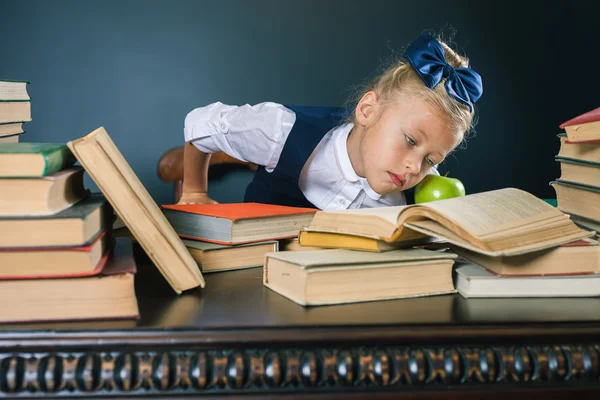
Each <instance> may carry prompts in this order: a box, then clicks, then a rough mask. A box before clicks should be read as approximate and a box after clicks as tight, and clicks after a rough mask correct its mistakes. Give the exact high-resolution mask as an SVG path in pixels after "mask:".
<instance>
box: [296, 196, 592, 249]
mask: <svg viewBox="0 0 600 400" xmlns="http://www.w3.org/2000/svg"><path fill="white" fill-rule="evenodd" d="M306 230H307V231H316V232H335V233H343V234H348V235H357V236H364V237H371V238H374V239H378V240H384V241H386V242H396V241H403V240H411V239H415V237H416V236H418V235H419V233H420V234H424V235H428V236H435V237H439V238H442V239H445V240H447V241H448V242H450V243H454V244H456V245H457V246H460V247H464V248H466V249H469V250H472V251H475V252H477V253H481V254H486V255H490V256H506V255H517V254H524V253H529V252H532V251H536V250H542V249H546V248H551V247H554V246H558V245H560V244H563V243H568V242H572V241H574V240H578V239H583V238H586V237H590V236H592V235H593V234H594V232H588V231H584V230H582V229H581V228H579V227H578V226H577V225H575V224H574V223H573V221H571V220H570V219H569V216H568V215H566V214H564V213H563V212H561V211H560V210H558V209H557V208H555V207H553V206H551V205H550V204H548V203H546V202H545V201H543V200H541V199H538V198H537V197H535V196H533V195H532V194H530V193H527V192H525V191H522V190H519V189H514V188H505V189H500V190H494V191H490V192H483V193H476V194H471V195H467V196H463V197H457V198H453V199H447V200H439V201H434V202H430V203H423V204H415V205H410V206H396V207H381V208H366V209H357V210H343V211H318V212H317V213H316V214H315V217H314V218H313V220H312V223H311V224H310V226H309V227H308V228H306Z"/></svg>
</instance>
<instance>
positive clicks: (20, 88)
mask: <svg viewBox="0 0 600 400" xmlns="http://www.w3.org/2000/svg"><path fill="white" fill-rule="evenodd" d="M28 83H29V82H26V81H12V80H6V79H0V143H18V142H19V137H20V136H21V134H23V133H24V132H25V131H24V130H23V124H25V123H27V122H30V121H31V98H30V97H29V94H28V93H27V84H28Z"/></svg>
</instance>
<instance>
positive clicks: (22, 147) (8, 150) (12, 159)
mask: <svg viewBox="0 0 600 400" xmlns="http://www.w3.org/2000/svg"><path fill="white" fill-rule="evenodd" d="M76 161H77V160H76V158H75V156H74V155H73V153H71V150H69V148H68V147H67V145H66V144H62V143H0V178H37V177H42V176H48V175H52V174H54V173H56V172H58V171H61V170H63V169H65V168H67V167H70V166H72V165H73V164H75V162H76Z"/></svg>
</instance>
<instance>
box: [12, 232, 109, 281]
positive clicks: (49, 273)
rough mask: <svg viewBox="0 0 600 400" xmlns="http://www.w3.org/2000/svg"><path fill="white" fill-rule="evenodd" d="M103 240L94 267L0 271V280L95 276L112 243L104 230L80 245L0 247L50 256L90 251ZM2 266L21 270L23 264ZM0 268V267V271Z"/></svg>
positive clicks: (98, 272) (99, 270) (100, 269)
mask: <svg viewBox="0 0 600 400" xmlns="http://www.w3.org/2000/svg"><path fill="white" fill-rule="evenodd" d="M103 240H104V242H105V244H104V246H103V247H104V248H103V249H102V257H101V258H100V260H99V262H98V263H97V264H96V266H95V268H94V269H91V270H87V271H85V270H80V271H77V272H67V273H60V272H56V271H52V270H51V269H49V270H47V271H44V272H43V273H40V272H38V273H30V274H26V273H24V272H23V273H22V274H20V275H19V274H16V273H9V274H3V273H2V272H0V280H21V279H58V278H80V277H86V276H95V275H98V274H100V273H101V272H102V269H103V267H104V264H105V263H106V260H107V258H108V256H109V254H110V253H111V249H112V245H113V243H110V238H108V237H107V232H106V231H102V232H100V234H99V235H97V236H96V237H95V238H94V239H93V241H91V242H90V243H87V244H85V245H82V246H72V247H40V248H0V254H2V253H15V252H23V251H24V250H25V251H27V252H28V253H29V254H31V253H33V252H44V253H45V254H46V255H47V257H52V252H64V251H68V252H81V253H90V252H92V251H94V250H95V248H96V247H97V246H98V245H100V242H101V241H103ZM3 267H8V268H9V269H15V268H17V269H19V268H20V269H21V270H23V265H19V266H9V265H3ZM43 269H44V268H37V270H38V271H39V270H43ZM1 270H2V269H0V271H1Z"/></svg>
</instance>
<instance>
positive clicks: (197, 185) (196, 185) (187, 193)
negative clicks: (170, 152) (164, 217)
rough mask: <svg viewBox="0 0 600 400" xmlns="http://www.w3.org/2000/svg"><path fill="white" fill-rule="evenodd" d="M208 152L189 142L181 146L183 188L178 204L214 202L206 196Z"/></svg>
mask: <svg viewBox="0 0 600 400" xmlns="http://www.w3.org/2000/svg"><path fill="white" fill-rule="evenodd" d="M210 156H211V155H210V154H207V153H204V152H202V151H200V150H199V149H198V148H196V146H194V145H193V144H192V143H191V142H187V143H186V144H185V146H184V147H183V190H182V194H181V198H180V199H179V202H178V204H211V203H216V201H214V200H213V199H211V198H210V197H208V163H209V161H210Z"/></svg>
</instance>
